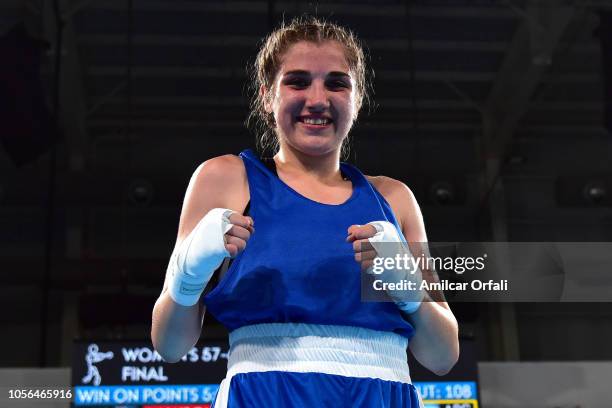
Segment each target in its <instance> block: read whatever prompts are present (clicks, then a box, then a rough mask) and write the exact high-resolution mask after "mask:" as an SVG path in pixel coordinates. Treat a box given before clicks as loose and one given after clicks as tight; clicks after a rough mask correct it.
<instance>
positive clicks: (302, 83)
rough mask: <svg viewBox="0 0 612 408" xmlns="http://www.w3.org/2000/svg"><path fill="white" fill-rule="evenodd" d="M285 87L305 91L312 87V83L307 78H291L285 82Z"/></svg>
mask: <svg viewBox="0 0 612 408" xmlns="http://www.w3.org/2000/svg"><path fill="white" fill-rule="evenodd" d="M285 85H288V86H290V87H292V88H294V89H304V88H306V87H308V85H310V81H309V80H308V79H306V78H290V79H287V80H286V81H285Z"/></svg>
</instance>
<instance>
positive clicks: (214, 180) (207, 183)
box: [177, 155, 249, 243]
mask: <svg viewBox="0 0 612 408" xmlns="http://www.w3.org/2000/svg"><path fill="white" fill-rule="evenodd" d="M248 197H249V192H248V183H247V178H246V171H245V169H244V164H243V163H242V160H241V159H240V158H239V157H237V156H233V155H225V156H219V157H215V158H212V159H210V160H207V161H205V162H204V163H202V164H201V165H200V166H198V168H197V169H196V170H195V172H194V173H193V175H192V176H191V180H190V181H189V186H188V187H187V192H186V193H185V199H184V200H183V208H182V210H181V217H180V221H179V228H178V234H177V243H179V242H180V241H182V240H183V239H184V238H185V237H186V236H187V235H189V233H190V232H191V231H192V230H193V228H194V227H195V226H196V225H197V223H198V222H199V221H200V220H201V219H202V217H204V216H205V215H206V213H208V212H209V211H210V210H212V209H213V208H229V209H231V210H234V211H236V212H242V210H243V209H244V205H246V202H247V201H248Z"/></svg>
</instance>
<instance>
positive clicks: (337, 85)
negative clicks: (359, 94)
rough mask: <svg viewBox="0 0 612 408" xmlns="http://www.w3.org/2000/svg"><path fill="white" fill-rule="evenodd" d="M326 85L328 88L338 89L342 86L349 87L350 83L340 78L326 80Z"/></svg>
mask: <svg viewBox="0 0 612 408" xmlns="http://www.w3.org/2000/svg"><path fill="white" fill-rule="evenodd" d="M327 86H328V87H329V88H330V89H336V90H339V89H342V88H347V89H348V88H350V87H351V85H350V84H349V83H347V82H346V81H343V80H341V79H332V80H330V81H327Z"/></svg>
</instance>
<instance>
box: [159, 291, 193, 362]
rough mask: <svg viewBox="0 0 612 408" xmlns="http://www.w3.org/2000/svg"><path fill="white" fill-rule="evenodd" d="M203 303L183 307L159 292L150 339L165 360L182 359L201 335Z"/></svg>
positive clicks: (166, 294) (174, 360) (165, 293)
mask: <svg viewBox="0 0 612 408" xmlns="http://www.w3.org/2000/svg"><path fill="white" fill-rule="evenodd" d="M203 315H204V306H203V305H201V304H200V303H196V304H195V305H193V306H182V305H179V304H177V303H176V302H175V301H173V300H172V298H171V297H170V295H169V294H168V292H167V291H164V292H162V294H161V295H160V296H159V298H158V299H157V301H156V302H155V306H154V307H153V317H152V324H151V340H152V341H153V346H154V347H155V350H157V352H158V353H159V354H160V355H161V356H162V357H163V359H164V360H166V361H168V362H171V363H172V362H176V361H178V360H180V359H181V357H183V356H184V355H185V354H187V352H188V351H189V349H191V347H193V346H194V344H195V343H196V342H197V341H198V339H199V338H200V333H201V331H202V318H203Z"/></svg>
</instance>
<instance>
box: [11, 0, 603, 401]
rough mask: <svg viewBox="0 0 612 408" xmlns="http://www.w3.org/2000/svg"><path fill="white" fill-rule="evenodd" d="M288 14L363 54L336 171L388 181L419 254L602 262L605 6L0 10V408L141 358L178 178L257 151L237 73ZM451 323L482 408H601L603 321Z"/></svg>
mask: <svg viewBox="0 0 612 408" xmlns="http://www.w3.org/2000/svg"><path fill="white" fill-rule="evenodd" d="M304 12H306V13H309V14H313V15H318V16H321V17H326V18H329V19H331V20H333V21H336V22H339V23H341V24H344V25H346V26H348V27H349V28H351V29H352V30H354V31H355V32H356V33H357V34H358V35H359V37H360V38H361V39H362V40H363V42H364V43H365V45H366V46H367V48H368V51H369V57H370V64H371V68H372V69H373V70H374V72H375V75H373V77H372V82H373V86H374V90H375V93H373V101H374V103H372V104H371V105H370V106H369V107H366V109H365V110H364V111H363V112H362V114H361V115H360V119H359V122H358V124H357V125H356V127H355V128H354V130H353V131H352V136H351V137H352V144H351V151H350V154H349V157H348V158H347V161H349V162H352V163H355V164H357V165H358V166H359V167H360V168H361V169H362V170H363V171H364V172H366V173H369V174H373V175H375V174H385V175H389V176H391V177H395V178H397V179H400V180H402V181H404V182H405V183H406V184H407V185H408V186H409V187H410V188H411V189H412V190H413V191H414V193H415V195H416V197H417V199H418V201H419V203H420V205H421V208H422V211H423V214H424V218H425V224H426V227H427V230H428V235H429V239H430V240H431V241H433V242H437V241H445V242H447V241H452V242H455V241H456V242H472V241H500V242H502V241H538V242H557V241H563V242H608V241H612V167H611V162H612V136H611V134H610V132H611V130H612V2H611V1H608V0H599V1H596V0H591V1H589V0H559V1H555V0H431V1H425V0H422V1H420V0H415V1H392V0H369V1H368V0H353V1H347V0H336V1H334V2H325V1H321V2H298V1H284V2H283V1H267V2H266V1H220V0H218V1H188V0H125V1H124V0H121V1H120V0H90V1H88V0H78V1H77V0H72V1H68V0H57V1H53V0H23V1H17V0H2V1H0V141H1V142H2V145H3V147H2V148H0V285H1V286H0V287H1V289H0V293H1V296H0V308H1V310H2V312H1V313H0V322H1V325H2V336H0V366H1V367H2V368H0V387H1V389H2V390H3V393H4V394H6V392H5V390H6V389H7V388H10V387H16V386H26V385H28V386H42V385H44V384H47V383H51V382H53V383H54V384H51V385H57V386H63V385H68V384H70V367H71V365H72V352H73V347H74V345H73V341H74V340H81V341H88V340H106V341H108V340H118V341H119V340H121V341H123V340H145V341H149V340H148V336H149V329H150V315H151V309H152V306H153V303H154V302H155V299H156V297H157V295H158V293H159V291H160V289H161V285H162V281H163V276H164V272H165V268H166V264H167V260H168V258H169V256H170V253H171V251H172V248H173V245H174V241H175V237H176V230H177V225H178V217H179V214H180V207H181V203H182V198H183V194H184V191H185V188H186V186H187V183H188V181H189V178H190V176H191V173H192V172H193V170H194V169H195V168H196V167H197V166H198V165H199V164H200V163H201V162H203V161H204V160H206V159H208V158H211V157H213V156H217V155H220V154H226V153H234V154H237V153H238V152H239V151H240V150H242V149H243V148H246V147H254V136H253V134H252V133H251V132H250V131H249V130H247V129H246V128H245V126H244V120H245V119H246V116H247V113H248V92H247V89H248V84H249V78H248V76H247V70H246V67H247V65H248V64H250V63H251V62H252V61H253V59H254V56H255V53H256V50H257V46H258V44H259V41H260V40H261V39H262V37H263V36H264V35H265V34H266V33H267V32H269V31H270V30H271V29H272V28H273V27H275V26H276V25H278V24H279V23H280V22H281V21H282V20H283V19H285V20H289V19H290V18H291V17H292V16H295V15H299V14H302V13H304ZM561 258H563V257H562V256H561ZM567 264H568V262H567V260H563V259H561V261H560V263H559V269H560V272H561V273H563V274H565V275H566V277H567V276H571V275H572V274H575V275H579V274H582V273H587V272H588V271H585V270H581V269H580V268H573V269H572V268H568V267H564V266H563V265H566V266H567ZM611 272H612V271H611ZM609 282H610V281H605V280H603V281H595V282H594V283H593V284H594V285H599V286H600V287H602V285H603V287H606V286H605V285H609ZM611 290H612V289H611ZM452 307H453V310H455V312H456V315H457V317H458V319H459V320H460V325H461V336H462V337H463V338H465V339H470V340H471V341H473V342H474V344H475V347H476V353H477V361H478V362H479V365H478V369H479V376H480V380H479V381H480V383H479V384H480V391H481V402H482V404H483V406H485V407H487V408H489V407H515V406H516V407H518V406H521V407H525V406H531V407H550V408H552V407H564V408H565V407H566V408H569V407H572V408H574V407H578V406H580V407H609V406H610V401H612V395H611V394H610V391H609V378H610V377H611V376H612V362H611V361H612V347H611V346H610V344H612V324H611V323H612V307H611V305H610V303H600V302H594V303H588V302H585V303H553V302H546V303H544V302H543V303H516V304H513V303H505V304H487V303H469V304H468V303H457V304H453V305H452ZM202 336H203V339H204V340H205V341H206V340H211V341H212V340H214V341H217V340H222V339H224V338H225V336H226V333H225V331H224V329H223V328H222V327H221V326H220V325H218V324H217V323H216V322H215V321H213V320H212V319H211V318H210V316H207V318H206V322H205V329H204V331H203V335H202ZM553 394H554V396H555V397H554V398H552V397H551V398H547V399H546V398H544V396H546V395H548V396H551V395H553ZM4 397H5V395H3V396H0V399H2V398H4ZM2 401H5V400H2ZM13 402H15V401H13ZM13 402H7V405H3V406H13V405H11V404H13ZM3 404H4V403H3ZM44 404H50V405H44ZM53 404H56V405H53ZM61 404H64V405H61ZM66 404H67V403H66V402H63V403H62V402H57V401H56V402H49V401H47V402H39V403H37V405H34V404H32V405H31V406H66Z"/></svg>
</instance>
